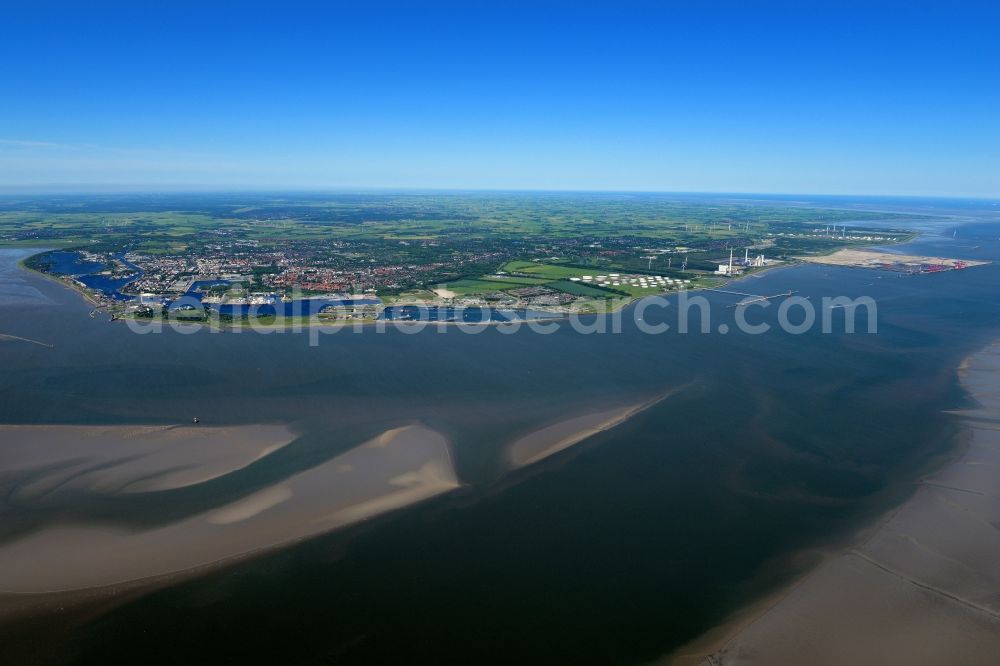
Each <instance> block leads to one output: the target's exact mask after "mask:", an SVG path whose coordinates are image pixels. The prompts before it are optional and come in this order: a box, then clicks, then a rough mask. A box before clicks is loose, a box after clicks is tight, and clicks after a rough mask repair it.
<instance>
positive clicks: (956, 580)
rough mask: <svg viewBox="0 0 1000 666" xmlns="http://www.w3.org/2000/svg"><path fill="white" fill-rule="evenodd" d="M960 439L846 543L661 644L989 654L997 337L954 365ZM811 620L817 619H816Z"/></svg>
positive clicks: (985, 659) (924, 656) (711, 654)
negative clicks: (700, 630)
mask: <svg viewBox="0 0 1000 666" xmlns="http://www.w3.org/2000/svg"><path fill="white" fill-rule="evenodd" d="M956 372H957V374H958V376H959V379H960V381H961V384H962V386H963V388H964V389H965V390H966V392H967V393H968V394H969V395H970V396H971V397H972V398H973V399H974V400H975V401H976V402H977V403H978V404H979V407H978V408H976V409H969V410H962V411H957V412H953V413H954V414H955V415H956V416H957V417H959V418H960V419H961V425H962V431H961V434H960V436H961V438H962V439H961V441H959V442H957V446H956V449H955V451H954V453H953V455H952V456H950V457H949V459H948V460H947V461H945V462H944V463H943V464H942V465H941V466H940V467H939V468H938V469H936V470H935V471H932V472H930V473H928V474H925V475H923V476H921V477H920V478H918V479H916V480H915V481H914V483H915V484H916V489H915V491H914V492H913V494H912V495H910V497H909V498H908V499H906V500H905V501H904V502H903V503H902V504H900V505H899V506H897V507H895V508H893V509H891V510H890V511H888V512H887V513H885V514H883V515H882V516H881V517H880V518H879V519H878V520H876V521H874V522H873V523H871V524H869V525H868V526H867V527H862V528H861V529H860V530H859V531H858V532H856V533H855V535H854V536H853V538H852V539H851V541H852V543H850V544H849V545H846V546H844V547H841V548H835V549H830V550H828V551H817V552H816V553H814V555H818V557H817V559H818V562H816V563H815V564H814V565H813V566H811V567H808V569H807V570H806V571H804V572H803V573H802V574H800V575H798V576H796V577H795V578H794V579H793V580H791V581H789V582H787V583H786V584H784V585H782V586H780V588H779V589H776V590H773V591H772V592H770V593H769V594H767V595H765V596H764V597H762V598H760V599H757V600H756V601H753V602H751V603H750V604H748V605H747V606H744V607H743V608H740V609H737V610H736V611H735V612H734V613H733V614H732V615H731V616H730V617H729V618H727V619H726V620H724V621H723V622H722V623H721V624H720V625H718V626H716V627H714V628H712V629H710V630H709V631H707V632H705V633H704V634H702V635H701V636H699V637H697V638H696V639H694V640H693V641H691V642H689V643H688V644H686V645H684V646H682V647H680V648H678V649H677V650H675V651H673V652H672V653H670V654H668V655H666V656H665V657H664V658H663V659H662V660H661V663H665V664H673V665H678V666H679V665H683V666H692V665H694V664H698V665H700V666H723V665H743V664H752V663H767V664H787V663H811V664H830V665H831V666H832V665H834V664H845V663H907V664H927V665H928V666H930V665H932V664H940V663H963V664H969V665H973V664H983V665H984V666H985V665H986V664H993V663H995V655H996V654H1000V562H997V561H996V558H995V557H991V553H995V552H997V548H998V547H1000V533H998V530H997V528H996V525H997V524H1000V482H997V481H996V479H997V478H1000V341H998V342H994V343H992V344H990V345H989V346H987V347H986V348H984V349H982V350H980V351H978V352H976V353H974V354H972V355H970V356H968V357H967V358H965V359H964V360H963V361H962V363H961V364H960V366H959V367H958V368H957V370H956ZM820 630H822V631H820Z"/></svg>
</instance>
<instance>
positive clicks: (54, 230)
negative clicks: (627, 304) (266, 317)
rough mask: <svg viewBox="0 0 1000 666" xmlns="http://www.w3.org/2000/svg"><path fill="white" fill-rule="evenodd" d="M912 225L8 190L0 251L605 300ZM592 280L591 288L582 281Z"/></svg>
mask: <svg viewBox="0 0 1000 666" xmlns="http://www.w3.org/2000/svg"><path fill="white" fill-rule="evenodd" d="M908 219H912V218H907V217H903V216H895V215H892V214H885V213H874V212H868V211H861V210H851V209H820V208H806V207H802V206H800V205H791V204H783V203H781V202H778V201H772V202H736V201H733V200H723V199H718V200H714V199H711V198H709V197H702V198H688V199H683V198H680V197H677V196H672V195H663V194H613V193H604V194H601V193H590V194H571V193H520V194H503V193H496V194H351V195H349V194H337V195H318V194H317V195H296V196H294V197H291V196H288V197H277V196H265V195H237V194H212V195H156V196H152V195H146V196H136V195H132V196H124V195H123V196H89V197H68V196H65V197H56V196H51V197H39V198H29V199H13V198H10V197H8V198H0V245H22V246H34V247H39V246H44V247H53V248H68V249H74V250H84V251H86V253H88V256H90V257H92V259H91V260H92V261H94V260H96V261H102V262H104V263H106V264H109V265H111V266H112V267H117V268H118V269H121V270H128V268H127V266H125V265H124V264H119V263H118V262H119V259H117V257H122V256H124V257H127V258H128V261H130V262H132V263H133V264H135V265H138V266H139V268H140V269H141V270H142V271H143V280H144V281H143V283H142V284H139V283H137V284H136V286H135V288H136V289H137V290H142V291H147V292H151V293H158V294H168V293H171V291H172V290H176V289H178V287H177V286H176V285H182V284H184V283H185V281H186V280H190V279H191V278H193V277H199V278H205V277H218V276H222V275H237V276H240V278H241V279H240V281H241V282H242V283H243V284H245V285H246V287H247V291H249V292H274V293H288V291H289V290H291V289H292V288H296V289H298V290H299V291H300V292H301V293H305V294H323V293H334V292H339V293H363V292H368V293H372V292H374V293H376V294H377V295H378V296H380V297H382V298H383V299H386V300H389V301H392V300H396V299H397V298H398V300H400V301H405V300H407V299H410V300H429V299H433V298H434V296H433V294H432V293H431V290H433V289H435V288H437V287H438V285H441V286H442V287H443V288H446V289H448V290H450V291H452V292H454V293H455V294H456V295H457V297H459V298H470V299H476V298H479V299H483V298H487V297H490V298H493V295H495V294H497V292H504V293H506V294H513V296H509V297H508V296H502V297H503V298H511V297H516V298H522V297H524V298H536V297H538V298H540V299H542V301H545V300H546V299H548V300H552V294H555V298H556V300H557V301H559V303H562V302H563V301H564V300H565V298H563V297H564V296H565V295H566V294H569V295H572V296H576V297H579V298H581V299H584V300H586V299H594V300H595V301H597V300H602V299H607V298H613V297H616V296H628V297H637V296H643V295H649V294H651V293H656V292H658V291H660V290H661V289H662V288H668V289H669V288H671V286H670V285H669V284H666V285H662V284H657V285H653V284H650V285H648V286H647V287H642V286H641V285H638V284H628V283H627V281H622V282H621V283H620V284H618V285H611V284H607V285H603V286H601V285H599V284H594V283H595V282H596V281H597V280H596V278H597V276H599V275H609V274H611V273H616V274H621V275H627V276H633V277H634V276H639V275H653V276H664V277H667V278H671V279H673V280H690V281H691V282H690V286H692V287H697V286H704V285H711V284H716V283H717V281H718V280H719V278H718V277H715V276H713V273H714V272H715V270H716V269H717V268H718V265H719V263H723V262H725V261H726V260H727V259H728V256H729V252H730V250H733V251H735V252H736V253H737V255H738V256H739V257H740V258H742V256H743V254H744V253H748V254H749V255H751V256H754V257H756V256H758V255H765V256H766V257H767V259H769V260H774V259H778V260H781V259H785V258H792V257H796V256H802V255H808V254H822V253H829V252H832V251H834V250H836V249H839V248H842V247H850V246H860V245H869V244H873V243H878V244H886V243H892V242H900V241H904V240H907V239H908V238H910V237H911V234H910V232H908V231H906V230H904V229H902V228H900V227H901V226H902V223H903V222H905V221H906V220H908ZM897 223H898V226H897ZM845 224H847V225H848V227H847V229H848V231H845V230H844V226H843V225H845ZM43 270H44V267H43ZM585 275H590V276H593V277H594V278H595V279H594V280H588V282H591V284H583V281H582V280H580V281H577V280H570V278H582V276H585ZM530 287H542V288H544V289H543V291H542V292H541V293H532V292H531V290H530V289H528V290H527V292H525V289H526V288H530ZM672 288H676V283H674V284H673V287H672ZM546 290H548V291H546ZM207 291H208V292H209V293H210V294H211V295H213V296H220V295H222V294H223V293H227V294H228V296H229V297H233V296H237V295H239V294H240V292H238V291H234V290H233V289H232V288H229V287H223V286H216V287H210V288H209V289H208V290H207ZM559 295H562V297H560V296H559Z"/></svg>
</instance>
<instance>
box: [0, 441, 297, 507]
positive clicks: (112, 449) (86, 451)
mask: <svg viewBox="0 0 1000 666" xmlns="http://www.w3.org/2000/svg"><path fill="white" fill-rule="evenodd" d="M294 438H295V434H294V433H293V432H292V431H291V430H290V429H289V428H287V427H286V426H278V425H250V426H229V427H206V426H57V425H52V426H48V425H46V426H9V425H0V472H28V471H31V470H36V471H35V473H34V474H33V475H32V476H33V477H34V478H33V479H32V480H31V481H30V482H26V483H23V484H21V485H19V486H18V488H17V490H16V491H15V493H14V497H13V499H16V500H18V501H27V502H30V501H33V500H38V499H41V498H42V497H44V496H46V495H48V494H50V493H53V492H62V491H66V490H78V489H87V490H90V491H95V492H104V493H108V494H113V493H118V492H148V491H154V490H168V489H171V488H180V487H183V486H190V485H194V484H196V483H203V482H205V481H208V480H210V479H213V478H216V477H219V476H222V475H224V474H228V473H230V472H233V471H236V470H238V469H241V468H243V467H246V466H247V465H249V464H251V463H252V462H254V461H256V460H259V459H260V458H263V457H264V456H266V455H268V454H269V453H272V452H274V451H276V450H278V449H280V448H281V447H283V446H285V445H286V444H288V443H289V442H290V441H292V440H293V439H294ZM38 470H44V472H41V471H38Z"/></svg>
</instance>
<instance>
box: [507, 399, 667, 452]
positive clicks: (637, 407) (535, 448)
mask: <svg viewBox="0 0 1000 666" xmlns="http://www.w3.org/2000/svg"><path fill="white" fill-rule="evenodd" d="M673 392H674V391H668V392H666V393H664V394H661V395H658V396H656V397H655V398H652V399H650V400H647V401H645V402H640V403H637V404H632V405H624V406H618V407H614V408H612V409H606V410H600V411H595V412H589V413H587V414H584V415H582V416H577V417H574V418H571V419H567V420H565V421H560V422H559V423H555V424H553V425H550V426H546V427H545V428H541V429H539V430H536V431H534V432H532V433H530V434H528V435H525V436H524V437H522V438H520V439H518V440H516V441H515V442H513V443H512V444H511V445H510V446H509V447H508V448H507V462H508V464H509V465H510V467H512V468H517V467H524V466H525V465H531V464H533V463H536V462H538V461H540V460H543V459H545V458H548V457H549V456H551V455H554V454H556V453H559V452H560V451H564V450H565V449H568V448H570V447H571V446H573V445H575V444H579V443H580V442H582V441H583V440H585V439H587V438H588V437H591V436H593V435H596V434H597V433H599V432H603V431H605V430H609V429H611V428H614V427H615V426H617V425H620V424H622V423H624V422H625V421H628V420H629V419H630V418H632V417H633V416H635V415H636V414H638V413H639V412H641V411H643V410H645V409H648V408H649V407H652V406H653V405H655V404H657V403H658V402H661V401H662V400H664V399H666V398H667V397H668V396H669V395H671V394H672V393H673Z"/></svg>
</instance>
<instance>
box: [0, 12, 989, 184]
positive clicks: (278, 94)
mask: <svg viewBox="0 0 1000 666" xmlns="http://www.w3.org/2000/svg"><path fill="white" fill-rule="evenodd" d="M0 17H2V18H0V24H2V29H0V63H2V65H0V84H2V87H0V90H2V95H0V188H3V189H5V190H8V191H9V190H14V191H17V190H21V189H27V188H37V187H47V186H58V187H68V186H73V187H80V186H85V187H96V188H107V187H134V188H148V189H172V188H173V189H176V188H191V187H223V188H259V187H266V188H286V187H289V188H301V189H313V188H348V189H349V188H367V187H387V188H526V189H624V190H666V191H722V192H787V193H799V192H802V193H856V194H866V193H867V194H875V193H880V194H910V195H956V196H983V197H998V196H1000V104H998V102H1000V2H997V1H996V0H993V1H991V2H964V1H963V0H953V1H951V2H922V1H921V0H909V1H908V2H898V3H897V2H879V1H878V0H867V1H865V2H861V1H857V2H855V1H853V0H837V1H830V2H811V1H810V0H797V1H789V2H753V1H752V0H745V1H743V2H720V1H713V0H703V1H698V0H687V1H685V2H670V1H663V2H628V1H620V2H610V1H609V2H590V1H587V0H577V1H576V2H566V3H557V2H546V1H545V0H539V1H536V2H531V3H528V2H525V3H519V2H515V1H508V2H477V1H476V0H467V1H466V2H455V3H441V2H433V1H432V0H427V1H425V2H420V3H418V2H412V3H388V2H379V1H377V0H375V1H362V0H354V1H352V2H325V3H304V2H287V1H286V2H272V3H257V2H235V1H234V2H212V1H211V0H201V1H200V2H196V3H195V2H186V1H184V0H169V1H167V0H162V1H158V2H157V1H152V2H145V1H143V0H133V1H132V2H127V3H126V2H121V3H108V2H101V1H100V0H97V1H89V0H88V1H83V0H81V1H79V2H73V3H69V2H65V3H57V2H49V1H47V0H23V1H15V2H10V1H9V0H0Z"/></svg>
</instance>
